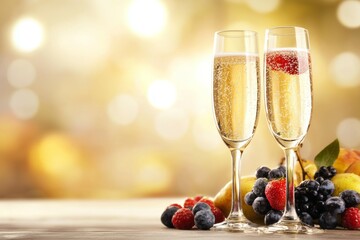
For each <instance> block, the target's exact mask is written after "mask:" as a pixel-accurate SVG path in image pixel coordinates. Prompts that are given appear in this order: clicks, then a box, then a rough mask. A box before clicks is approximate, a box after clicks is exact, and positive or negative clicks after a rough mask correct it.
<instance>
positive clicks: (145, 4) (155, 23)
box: [127, 0, 167, 37]
mask: <svg viewBox="0 0 360 240" xmlns="http://www.w3.org/2000/svg"><path fill="white" fill-rule="evenodd" d="M166 19H167V12H166V9H165V6H164V5H163V3H162V2H160V1H159V0H133V1H132V3H131V5H130V6H129V9H128V14H127V21H128V24H129V27H130V29H131V30H132V31H133V32H134V33H136V34H138V35H139V36H143V37H150V36H154V35H156V34H158V33H160V32H161V31H162V30H163V28H164V27H165V24H166Z"/></svg>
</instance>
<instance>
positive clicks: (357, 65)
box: [330, 52, 360, 87]
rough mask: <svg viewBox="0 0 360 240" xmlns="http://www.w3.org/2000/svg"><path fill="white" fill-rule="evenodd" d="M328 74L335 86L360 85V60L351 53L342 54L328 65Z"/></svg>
mask: <svg viewBox="0 0 360 240" xmlns="http://www.w3.org/2000/svg"><path fill="white" fill-rule="evenodd" d="M330 73H331V76H332V77H333V79H334V81H335V82H336V84H338V85H339V86H342V87H355V86H359V85H360V58H359V56H357V55H356V54H355V53H352V52H342V53H340V54H339V55H337V56H336V57H335V58H334V59H333V60H332V61H331V63H330Z"/></svg>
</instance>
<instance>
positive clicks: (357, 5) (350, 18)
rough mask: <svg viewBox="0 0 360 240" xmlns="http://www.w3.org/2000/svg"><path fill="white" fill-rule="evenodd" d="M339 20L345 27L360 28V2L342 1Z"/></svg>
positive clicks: (339, 7)
mask: <svg viewBox="0 0 360 240" xmlns="http://www.w3.org/2000/svg"><path fill="white" fill-rule="evenodd" d="M337 18H338V20H339V22H340V23H341V24H342V25H343V26H344V27H347V28H358V27H360V1H358V0H347V1H342V2H341V3H340V4H339V6H338V8H337Z"/></svg>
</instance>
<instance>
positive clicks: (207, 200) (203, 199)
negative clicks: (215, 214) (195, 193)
mask: <svg viewBox="0 0 360 240" xmlns="http://www.w3.org/2000/svg"><path fill="white" fill-rule="evenodd" d="M199 202H203V203H206V204H207V205H209V207H210V208H213V207H215V204H214V202H213V201H212V200H210V199H209V198H205V197H203V198H202V199H200V200H199Z"/></svg>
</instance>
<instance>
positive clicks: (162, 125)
mask: <svg viewBox="0 0 360 240" xmlns="http://www.w3.org/2000/svg"><path fill="white" fill-rule="evenodd" d="M189 121H190V120H189V116H188V115H187V114H186V112H185V111H183V110H181V109H170V110H166V111H164V112H161V113H159V114H158V115H157V116H156V119H155V129H156V132H157V133H158V134H159V135H160V136H161V137H162V138H164V139H165V140H176V139H179V138H181V137H182V136H183V135H184V134H185V133H186V131H187V129H188V125H189Z"/></svg>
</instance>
